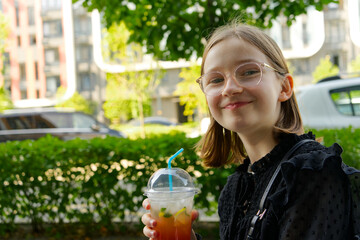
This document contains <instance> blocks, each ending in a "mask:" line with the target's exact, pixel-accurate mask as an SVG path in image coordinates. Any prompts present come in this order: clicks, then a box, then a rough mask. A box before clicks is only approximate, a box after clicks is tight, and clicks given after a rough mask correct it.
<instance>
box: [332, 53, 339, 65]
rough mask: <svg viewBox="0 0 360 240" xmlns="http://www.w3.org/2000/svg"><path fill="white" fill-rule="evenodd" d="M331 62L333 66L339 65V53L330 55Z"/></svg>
mask: <svg viewBox="0 0 360 240" xmlns="http://www.w3.org/2000/svg"><path fill="white" fill-rule="evenodd" d="M332 63H333V64H334V65H335V66H337V67H339V66H340V65H339V64H340V61H339V55H334V56H332Z"/></svg>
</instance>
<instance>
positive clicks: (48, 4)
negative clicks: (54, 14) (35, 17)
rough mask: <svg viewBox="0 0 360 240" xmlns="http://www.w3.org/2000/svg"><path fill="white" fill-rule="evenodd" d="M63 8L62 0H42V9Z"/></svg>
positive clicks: (44, 10)
mask: <svg viewBox="0 0 360 240" xmlns="http://www.w3.org/2000/svg"><path fill="white" fill-rule="evenodd" d="M48 10H61V0H42V1H41V11H43V12H46V11H48Z"/></svg>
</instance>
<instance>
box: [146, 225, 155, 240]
mask: <svg viewBox="0 0 360 240" xmlns="http://www.w3.org/2000/svg"><path fill="white" fill-rule="evenodd" d="M143 233H144V235H145V236H146V237H148V238H150V240H151V239H153V240H155V239H156V238H157V237H158V232H157V231H155V230H153V229H151V228H148V227H144V229H143Z"/></svg>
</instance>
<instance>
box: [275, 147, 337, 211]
mask: <svg viewBox="0 0 360 240" xmlns="http://www.w3.org/2000/svg"><path fill="white" fill-rule="evenodd" d="M301 148H302V147H301ZM301 148H300V149H299V150H298V151H301ZM341 153H342V148H341V147H340V146H339V145H338V144H337V143H334V144H333V145H332V146H330V147H328V148H327V147H324V146H322V145H321V144H320V143H318V147H317V150H313V151H311V152H308V153H303V154H297V155H296V156H295V157H292V158H290V159H289V160H287V161H285V162H283V163H281V175H282V177H283V181H284V182H285V184H282V186H283V187H282V188H281V189H278V190H277V191H276V193H275V194H273V195H271V196H269V201H271V202H272V205H273V207H274V209H283V207H284V206H285V205H286V204H287V203H288V201H289V195H290V193H291V191H292V188H293V187H294V183H295V181H296V179H297V175H298V174H297V173H298V172H299V171H301V170H305V169H306V170H313V171H321V170H322V169H324V168H325V166H326V168H329V169H330V168H331V169H338V170H339V173H340V172H341V171H342V169H341V164H342V159H341V156H340V155H341Z"/></svg>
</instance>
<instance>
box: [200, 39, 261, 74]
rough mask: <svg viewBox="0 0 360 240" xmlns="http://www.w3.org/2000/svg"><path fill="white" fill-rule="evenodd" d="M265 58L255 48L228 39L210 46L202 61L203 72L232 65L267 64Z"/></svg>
mask: <svg viewBox="0 0 360 240" xmlns="http://www.w3.org/2000/svg"><path fill="white" fill-rule="evenodd" d="M266 60H267V58H266V56H265V54H264V53H262V52H261V51H260V50H259V49H258V48H257V47H255V46H254V45H252V44H250V43H249V42H247V41H245V40H243V39H241V38H238V37H230V38H226V39H224V40H222V41H219V42H218V43H217V44H215V45H214V46H212V48H210V49H209V51H208V53H207V56H206V58H205V59H204V69H203V70H204V72H208V71H212V70H218V69H217V68H222V67H232V66H234V65H237V64H240V63H243V62H249V61H256V62H267V61H266Z"/></svg>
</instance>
